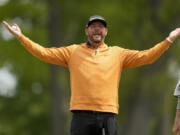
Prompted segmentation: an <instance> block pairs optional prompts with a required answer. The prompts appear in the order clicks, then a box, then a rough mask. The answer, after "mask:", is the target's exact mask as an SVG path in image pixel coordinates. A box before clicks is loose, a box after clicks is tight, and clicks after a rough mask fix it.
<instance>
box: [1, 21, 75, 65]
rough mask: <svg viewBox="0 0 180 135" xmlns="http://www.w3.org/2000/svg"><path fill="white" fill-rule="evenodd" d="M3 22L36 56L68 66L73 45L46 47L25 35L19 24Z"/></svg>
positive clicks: (45, 60)
mask: <svg viewBox="0 0 180 135" xmlns="http://www.w3.org/2000/svg"><path fill="white" fill-rule="evenodd" d="M3 24H4V26H5V27H6V28H7V29H8V30H9V32H11V33H12V34H13V35H14V36H15V37H16V38H17V39H18V40H19V41H20V42H21V44H22V45H23V46H24V47H25V48H26V49H27V50H28V51H29V52H30V53H31V54H33V55H34V56H36V57H38V58H39V59H41V60H42V61H44V62H48V63H52V64H58V65H62V66H68V60H69V58H70V55H71V52H72V48H73V47H72V46H69V47H60V48H44V47H42V46H41V45H39V44H37V43H35V42H33V41H31V40H30V39H28V38H27V37H25V36H24V35H23V34H22V32H21V29H20V28H19V26H18V25H17V24H14V25H12V26H10V25H9V24H8V23H7V22H5V21H3Z"/></svg>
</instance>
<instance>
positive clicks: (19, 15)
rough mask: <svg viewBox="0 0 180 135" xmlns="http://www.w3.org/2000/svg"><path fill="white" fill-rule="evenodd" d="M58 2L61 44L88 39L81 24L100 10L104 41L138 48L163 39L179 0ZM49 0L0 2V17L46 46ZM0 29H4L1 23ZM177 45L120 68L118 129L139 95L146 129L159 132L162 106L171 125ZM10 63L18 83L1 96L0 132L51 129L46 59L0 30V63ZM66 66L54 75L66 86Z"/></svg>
mask: <svg viewBox="0 0 180 135" xmlns="http://www.w3.org/2000/svg"><path fill="white" fill-rule="evenodd" d="M57 3H58V5H56V6H57V8H58V9H59V11H60V12H61V14H62V18H63V19H62V20H61V22H62V25H63V29H62V30H61V31H62V32H63V35H64V37H63V41H62V43H59V44H60V45H70V44H73V43H82V42H86V40H87V39H86V36H85V34H84V29H85V25H86V22H87V19H88V17H89V16H91V15H94V14H99V15H102V16H104V17H105V18H106V20H107V22H108V29H109V33H108V36H107V38H106V43H107V44H108V45H110V46H113V45H118V46H121V47H124V48H129V49H137V50H143V49H148V48H151V47H152V46H153V45H155V44H156V43H158V42H160V41H162V40H164V39H165V38H166V37H167V36H168V34H169V32H170V31H171V30H173V29H174V28H176V27H178V26H179V23H180V19H179V12H180V8H179V5H180V1H179V0H172V1H169V0H164V1H155V0H150V1H144V0H132V1H127V0H111V1H108V0H99V1H97V0H91V1H85V0H76V1H75V0H66V1H65V0H59V1H58V0H57ZM48 4H49V3H48V1H47V0H38V1H37V0H9V2H8V3H6V4H5V5H1V6H0V21H2V20H7V21H8V22H9V23H10V24H12V23H18V24H19V25H20V27H21V28H22V31H23V33H24V34H25V35H26V36H28V37H29V38H30V39H32V40H33V41H35V42H37V43H39V44H41V45H43V46H44V47H48V46H50V45H49V42H50V41H49V33H48V30H47V29H48V28H47V27H48V21H47V20H48V14H49V10H50V9H49V5H48ZM172 7H173V8H172ZM0 31H1V32H2V31H4V28H3V26H2V25H0ZM1 32H0V33H1ZM179 50H180V41H179V40H177V41H176V42H175V43H174V44H173V46H171V47H170V49H169V50H168V52H166V54H165V55H163V56H161V57H160V59H159V60H158V61H157V62H155V63H154V64H152V65H146V66H143V67H138V68H135V69H127V70H125V71H123V73H122V76H121V81H120V86H119V104H120V112H119V127H120V133H123V130H125V129H126V127H128V126H129V129H131V126H130V125H128V124H127V123H131V122H132V121H131V119H130V118H129V117H133V113H129V112H130V111H135V109H136V106H138V105H139V104H138V103H139V100H140V101H142V102H143V103H144V104H145V105H144V106H143V107H144V108H145V110H146V111H152V113H148V116H149V117H150V119H151V120H149V121H147V123H149V125H150V126H149V130H150V131H149V134H150V135H155V134H159V133H160V132H161V131H160V125H161V124H162V123H161V119H162V115H163V114H165V113H166V112H171V113H170V115H169V119H170V120H171V121H170V123H169V127H168V128H171V127H172V123H173V119H174V110H175V104H176V100H175V99H174V98H172V95H173V89H174V87H175V85H176V82H177V78H178V74H177V72H176V71H174V72H173V74H172V73H171V68H173V69H176V70H178V69H179V63H180V56H179ZM172 63H175V65H176V66H173V65H172ZM8 64H9V65H11V67H12V68H11V69H10V72H11V73H13V74H14V75H15V76H16V78H17V86H16V88H15V91H16V93H15V95H14V96H13V97H4V96H1V97H0V114H1V115H0V134H1V135H33V134H35V135H36V134H39V135H41V134H43V135H48V134H50V127H51V126H50V124H49V123H50V122H49V121H50V120H49V116H50V96H49V95H50V94H49V91H48V89H49V81H50V80H49V78H50V71H49V67H48V65H47V64H46V63H44V62H41V61H40V60H38V59H37V58H35V57H33V56H32V55H31V54H30V53H28V52H27V51H26V50H25V49H24V48H23V47H22V46H21V45H19V42H18V41H16V39H15V38H11V37H10V38H9V39H5V38H4V37H3V34H2V33H1V36H0V67H4V66H6V65H8ZM66 71H67V70H65V69H63V73H62V74H60V75H58V81H59V82H60V83H61V84H64V86H63V87H64V88H65V89H70V87H69V82H68V81H69V75H68V74H67V72H66ZM69 91H70V90H66V93H69ZM69 95H70V94H69ZM67 98H69V97H67ZM162 99H163V100H162ZM68 100H69V99H68ZM132 102H133V104H132ZM161 106H166V107H164V108H166V109H163V107H161ZM142 113H146V112H142ZM129 114H131V115H132V116H129ZM129 119H130V121H128V122H127V120H129ZM142 128H143V127H142ZM126 134H127V135H129V134H128V132H127V133H126ZM169 134H171V130H169ZM134 135H136V134H134Z"/></svg>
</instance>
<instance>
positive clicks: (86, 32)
mask: <svg viewBox="0 0 180 135" xmlns="http://www.w3.org/2000/svg"><path fill="white" fill-rule="evenodd" d="M85 34H86V36H88V29H87V28H85Z"/></svg>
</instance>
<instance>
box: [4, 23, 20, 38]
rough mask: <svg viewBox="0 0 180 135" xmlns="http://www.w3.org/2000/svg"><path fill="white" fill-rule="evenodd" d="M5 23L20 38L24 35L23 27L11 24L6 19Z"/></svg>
mask: <svg viewBox="0 0 180 135" xmlns="http://www.w3.org/2000/svg"><path fill="white" fill-rule="evenodd" d="M3 24H4V26H5V27H6V28H7V29H8V30H9V32H10V33H12V34H13V35H14V36H15V37H17V38H19V37H20V36H21V35H22V32H21V29H20V28H19V26H18V25H17V24H13V25H12V26H10V25H9V24H8V23H7V22H6V21H3Z"/></svg>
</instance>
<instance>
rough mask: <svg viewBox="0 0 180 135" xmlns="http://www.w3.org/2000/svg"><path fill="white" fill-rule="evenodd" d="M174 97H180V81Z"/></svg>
mask: <svg viewBox="0 0 180 135" xmlns="http://www.w3.org/2000/svg"><path fill="white" fill-rule="evenodd" d="M174 96H177V97H180V80H179V81H178V83H177V85H176V88H175V90H174Z"/></svg>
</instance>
